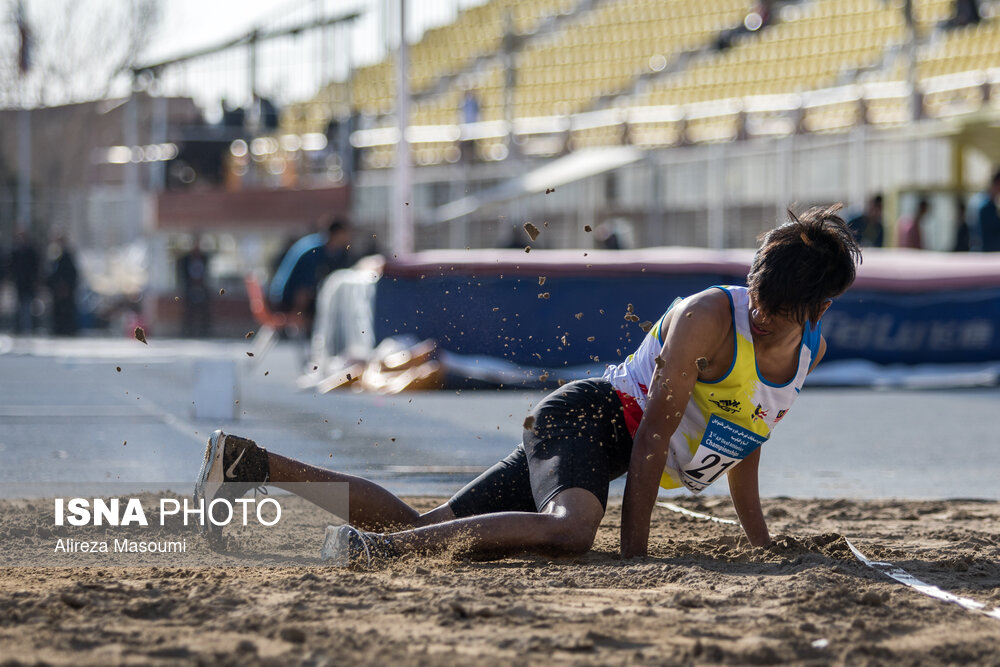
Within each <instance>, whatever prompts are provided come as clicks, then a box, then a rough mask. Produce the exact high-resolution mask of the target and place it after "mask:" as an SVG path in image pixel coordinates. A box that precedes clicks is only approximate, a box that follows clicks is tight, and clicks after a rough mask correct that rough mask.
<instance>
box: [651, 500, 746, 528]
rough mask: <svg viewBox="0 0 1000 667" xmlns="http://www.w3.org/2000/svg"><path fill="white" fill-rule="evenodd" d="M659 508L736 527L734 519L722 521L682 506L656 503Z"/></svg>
mask: <svg viewBox="0 0 1000 667" xmlns="http://www.w3.org/2000/svg"><path fill="white" fill-rule="evenodd" d="M656 504H657V506H659V507H662V508H664V509H668V510H670V511H671V512H677V513H678V514H683V515H684V516H689V517H692V518H695V519H703V520H705V521H714V522H715V523H728V524H730V525H733V526H735V525H736V522H735V521H733V520H732V519H720V518H719V517H717V516H710V515H708V514H702V513H701V512H692V511H691V510H689V509H685V508H683V507H681V506H680V505H674V504H673V503H656Z"/></svg>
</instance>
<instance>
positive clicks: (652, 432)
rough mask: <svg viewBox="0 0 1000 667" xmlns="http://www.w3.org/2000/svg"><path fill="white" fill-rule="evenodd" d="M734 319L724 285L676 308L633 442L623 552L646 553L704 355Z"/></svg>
mask: <svg viewBox="0 0 1000 667" xmlns="http://www.w3.org/2000/svg"><path fill="white" fill-rule="evenodd" d="M713 292H714V293H713ZM730 322H731V315H730V309H729V300H728V299H727V298H726V296H725V295H724V294H723V293H722V292H719V291H718V290H712V291H709V292H701V293H699V294H697V295H694V296H692V297H689V298H688V299H685V300H684V302H683V303H681V304H679V305H678V306H677V307H676V308H675V309H674V312H673V316H672V318H671V322H670V323H669V326H668V327H667V332H666V334H665V338H664V342H663V349H662V351H661V352H660V356H659V359H657V369H656V372H655V373H654V374H653V380H652V384H651V386H650V388H649V395H648V397H647V400H646V409H645V411H644V413H643V417H642V421H641V422H640V423H639V429H638V431H636V434H635V441H634V444H633V446H632V459H631V461H630V462H629V469H628V478H627V479H626V482H625V496H624V498H623V499H622V526H621V553H622V557H623V558H633V557H637V556H645V555H646V552H647V549H648V546H649V519H650V516H651V514H652V512H653V504H654V503H655V502H656V494H657V489H658V488H659V485H660V476H661V475H662V474H663V467H664V465H666V462H667V449H668V446H669V443H670V438H671V436H672V435H673V434H674V431H675V430H677V426H678V424H680V422H681V418H682V416H683V414H684V410H685V409H686V407H687V403H688V401H689V400H690V399H691V392H692V391H693V390H694V384H695V381H696V380H697V378H698V359H700V358H702V357H706V358H708V359H711V358H712V356H713V355H714V354H716V353H717V351H718V349H719V347H720V346H721V345H722V342H723V341H724V340H725V338H726V334H727V333H728V330H729V328H730V327H731V324H730Z"/></svg>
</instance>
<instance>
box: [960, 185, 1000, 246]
mask: <svg viewBox="0 0 1000 667" xmlns="http://www.w3.org/2000/svg"><path fill="white" fill-rule="evenodd" d="M997 197H1000V169H998V170H997V171H996V172H995V173H994V174H993V178H992V180H991V181H990V185H989V187H988V188H987V189H986V190H985V191H984V192H980V193H978V194H977V195H975V196H974V197H973V198H972V201H971V202H969V210H968V222H969V231H970V232H971V246H972V249H973V250H979V251H982V252H1000V214H998V213H997Z"/></svg>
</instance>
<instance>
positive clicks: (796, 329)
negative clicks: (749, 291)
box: [750, 300, 833, 339]
mask: <svg viewBox="0 0 1000 667" xmlns="http://www.w3.org/2000/svg"><path fill="white" fill-rule="evenodd" d="M831 303H833V302H832V301H830V300H827V301H826V303H824V304H823V309H822V310H821V311H820V316H821V317H822V315H823V313H825V312H826V309H827V308H829V307H830V304H831ZM803 324H805V323H804V322H801V321H799V320H797V319H795V318H794V317H789V316H787V315H774V314H771V313H767V312H765V311H764V310H763V309H761V308H758V307H757V306H756V304H754V302H753V301H752V300H751V301H750V331H751V332H752V333H753V335H754V338H774V339H780V338H784V337H785V336H795V335H798V334H799V333H800V332H801V331H802V325H803Z"/></svg>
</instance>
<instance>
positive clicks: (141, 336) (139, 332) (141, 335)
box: [134, 327, 149, 345]
mask: <svg viewBox="0 0 1000 667" xmlns="http://www.w3.org/2000/svg"><path fill="white" fill-rule="evenodd" d="M134 334H135V339H136V340H137V341H139V342H140V343H142V344H143V345H149V343H147V342H146V332H145V330H143V328H142V327H136V328H135V332H134Z"/></svg>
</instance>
